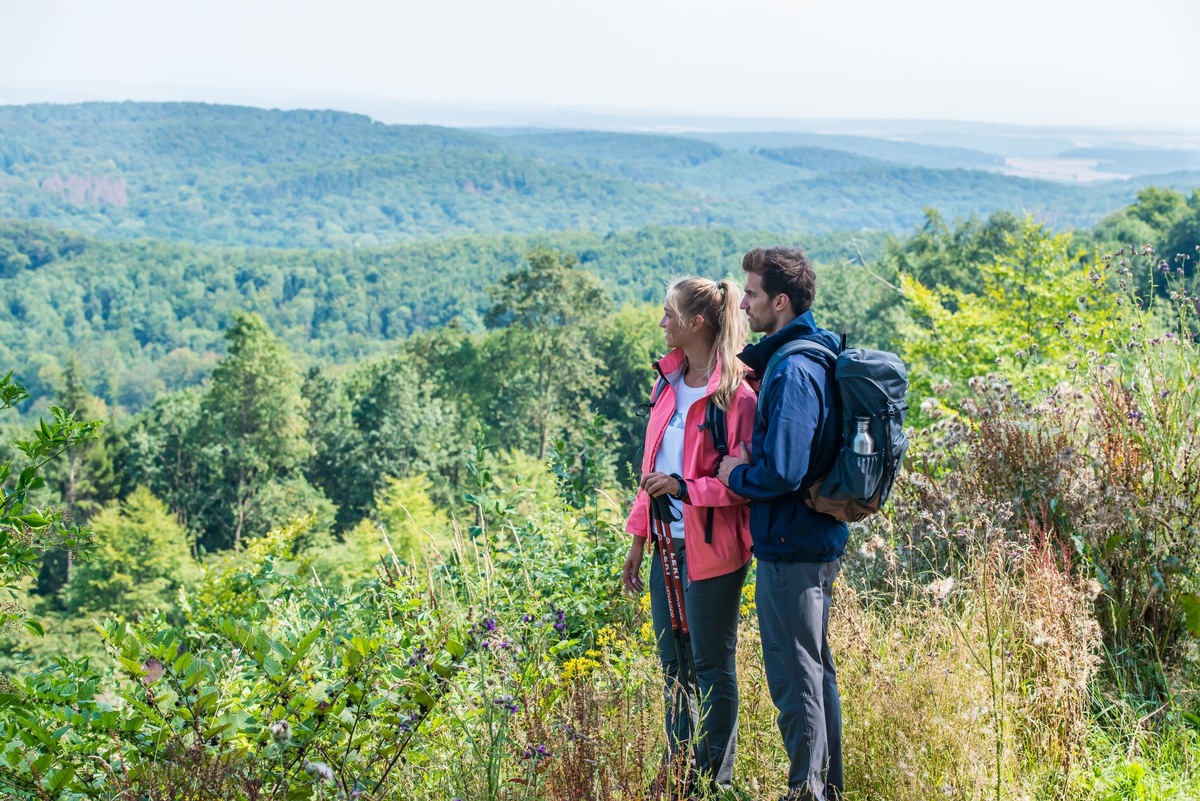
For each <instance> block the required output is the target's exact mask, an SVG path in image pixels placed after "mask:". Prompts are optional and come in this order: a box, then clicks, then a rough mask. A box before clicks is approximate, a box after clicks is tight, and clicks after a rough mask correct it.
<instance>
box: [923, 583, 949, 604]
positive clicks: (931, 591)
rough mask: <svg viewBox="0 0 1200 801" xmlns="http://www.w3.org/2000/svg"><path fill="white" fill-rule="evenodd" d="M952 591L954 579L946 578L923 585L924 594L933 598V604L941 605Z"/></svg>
mask: <svg viewBox="0 0 1200 801" xmlns="http://www.w3.org/2000/svg"><path fill="white" fill-rule="evenodd" d="M953 589H954V579H953V578H950V577H949V576H947V577H946V578H944V579H941V580H939V581H931V582H930V583H929V584H926V585H925V592H926V594H928V595H929V596H931V597H932V598H933V602H934V603H939V604H940V603H941V602H942V601H944V600H946V598H947V596H949V595H950V591H951V590H953Z"/></svg>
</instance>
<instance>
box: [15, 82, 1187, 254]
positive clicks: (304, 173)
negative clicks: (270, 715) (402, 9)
mask: <svg viewBox="0 0 1200 801" xmlns="http://www.w3.org/2000/svg"><path fill="white" fill-rule="evenodd" d="M744 141H747V138H746V137H744V136H743V137H742V138H741V139H732V140H728V146H722V145H720V144H716V143H714V142H712V141H701V140H698V139H691V138H684V137H679V136H674V137H668V136H655V135H646V134H616V133H598V132H508V134H506V135H500V134H497V133H488V132H482V131H477V132H471V131H459V130H455V129H450V128H436V127H429V126H394V125H383V124H380V123H377V122H373V121H372V120H370V119H369V118H367V117H363V116H358V115H352V114H344V113H338V112H314V111H289V112H281V111H264V110H258V109H249V108H237V107H226V106H209V105H202V104H182V103H179V104H134V103H125V104H104V103H89V104H83V105H78V106H51V105H42V106H37V105H35V106H3V107H0V218H4V217H6V218H19V219H30V218H36V219H40V220H45V221H47V222H51V223H53V224H55V225H58V226H61V227H64V228H70V229H74V230H78V231H81V232H83V233H86V234H92V235H97V236H102V237H104V238H108V239H124V240H128V239H135V238H140V237H153V238H158V239H167V240H175V241H188V242H194V243H200V244H214V245H227V246H265V247H343V246H356V247H371V246H376V245H381V244H388V243H392V242H398V241H405V240H410V239H420V238H425V239H427V238H430V237H445V236H466V235H471V234H500V233H513V234H528V233H534V232H549V231H595V232H601V233H604V232H608V231H611V230H616V229H623V228H636V227H642V226H646V225H659V226H689V227H699V228H709V227H719V228H733V229H738V230H755V231H772V232H776V233H781V232H790V231H804V232H806V233H809V234H812V233H819V232H829V231H845V230H862V229H873V230H882V231H888V232H891V233H895V234H900V233H903V232H904V231H906V230H908V229H910V228H911V227H913V226H914V225H917V224H919V223H920V220H921V219H922V216H923V210H924V208H925V207H933V208H937V209H939V210H940V211H941V212H942V213H943V214H945V215H946V216H947V217H948V218H950V219H956V218H964V217H968V216H970V215H972V214H978V215H981V216H987V215H988V214H990V213H992V212H994V211H998V210H1013V209H1020V210H1024V211H1028V212H1030V213H1032V214H1034V215H1036V216H1037V217H1039V219H1045V220H1049V221H1052V222H1053V223H1054V224H1055V225H1057V226H1059V227H1066V226H1088V225H1092V224H1094V223H1095V222H1096V221H1097V220H1098V219H1099V218H1100V217H1102V216H1104V215H1105V214H1107V213H1109V212H1112V211H1114V210H1116V209H1118V208H1120V207H1121V206H1123V205H1125V204H1127V203H1129V202H1132V201H1133V199H1134V195H1135V194H1136V192H1137V190H1138V189H1139V188H1141V187H1144V186H1146V185H1149V184H1152V183H1157V184H1161V185H1173V186H1176V187H1178V188H1181V189H1186V188H1191V187H1194V186H1197V185H1200V176H1197V175H1196V174H1195V173H1177V174H1174V175H1170V176H1158V177H1153V176H1145V175H1141V176H1140V177H1138V178H1136V179H1132V180H1130V181H1117V182H1112V183H1106V184H1103V185H1097V186H1081V185H1068V184H1061V183H1053V182H1048V181H1035V180H1028V179H1022V178H1015V177H1010V176H1006V175H1003V174H1000V173H998V172H995V171H994V170H995V168H996V167H997V164H996V157H995V156H994V155H992V154H987V153H982V152H976V151H970V150H967V149H964V148H948V147H936V146H931V145H920V144H911V143H899V142H887V141H884V140H864V139H856V138H853V137H826V138H821V137H813V136H808V137H803V136H794V137H792V138H790V139H784V140H782V143H781V144H780V145H777V146H763V147H751V148H748V149H744V148H739V147H738V144H739V143H741V142H744ZM767 141H769V140H767ZM777 141H779V140H777ZM787 143H796V144H790V145H789V144H787ZM880 161H883V162H885V163H884V164H883V165H881V164H879V162H880ZM1178 169H1180V168H1179V167H1176V170H1178Z"/></svg>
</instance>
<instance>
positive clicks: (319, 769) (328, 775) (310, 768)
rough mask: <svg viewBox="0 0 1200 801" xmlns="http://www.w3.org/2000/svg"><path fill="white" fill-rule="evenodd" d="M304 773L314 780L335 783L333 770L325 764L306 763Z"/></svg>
mask: <svg viewBox="0 0 1200 801" xmlns="http://www.w3.org/2000/svg"><path fill="white" fill-rule="evenodd" d="M304 772H305V773H307V774H308V775H309V776H312V777H313V778H314V779H320V780H321V781H323V782H332V781H333V768H331V767H329V766H328V765H326V764H325V763H324V762H305V763H304Z"/></svg>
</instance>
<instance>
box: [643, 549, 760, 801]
mask: <svg viewBox="0 0 1200 801" xmlns="http://www.w3.org/2000/svg"><path fill="white" fill-rule="evenodd" d="M682 545H683V543H682V542H680V541H679V540H676V543H675V547H676V550H675V558H676V560H677V561H678V563H679V571H680V575H681V576H682V578H683V586H684V591H683V595H684V609H685V610H686V612H687V620H688V624H689V628H690V630H691V641H692V658H693V661H694V663H695V665H696V679H697V684H699V686H700V695H701V704H700V706H699V709H697V705H696V700H695V699H694V698H693V697H692V696H693V691H692V688H691V687H683V686H681V684H680V682H679V679H678V676H679V658H678V655H677V654H676V652H675V639H674V635H673V633H672V629H671V617H670V612H669V611H668V607H667V593H666V587H665V585H664V584H663V567H662V556H661V554H660V553H659V551H658V548H655V549H654V558H653V560H652V561H651V563H650V611H651V614H652V616H653V618H654V636H655V639H656V640H657V641H658V655H659V658H660V660H661V661H662V666H663V679H664V692H665V698H666V710H667V716H666V728H667V742H668V758H669V760H670V759H673V758H676V757H683V758H685V759H686V756H687V754H686V752H683V751H682V749H692V748H694V747H696V746H697V745H698V746H699V747H698V748H696V751H697V754H696V756H697V760H698V764H697V765H696V768H697V770H698V773H699V775H700V776H703V777H705V778H706V779H709V780H711V781H713V782H715V783H716V784H718V785H723V786H727V785H729V784H730V783H731V782H732V781H733V758H734V753H735V751H736V749H737V719H738V686H737V629H738V611H739V609H740V607H741V599H742V584H744V583H745V581H746V572H747V571H748V570H749V567H750V565H749V563H747V564H745V565H742V567H741V568H740V569H738V570H736V571H734V572H733V573H728V574H726V575H724V576H716V577H714V578H710V579H703V580H701V581H693V582H689V581H688V580H687V551H686V549H685V548H683V547H682ZM697 720H700V721H702V722H703V726H704V728H703V731H702V732H700V733H699V734H698V736H697V739H696V740H693V738H692V735H693V732H697V731H698V727H697Z"/></svg>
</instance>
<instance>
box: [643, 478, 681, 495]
mask: <svg viewBox="0 0 1200 801" xmlns="http://www.w3.org/2000/svg"><path fill="white" fill-rule="evenodd" d="M641 488H642V489H644V490H645V491H646V493H647V494H648V495H649V496H650V497H651V498H657V497H658V496H659V495H670V496H671V497H675V496H677V495H679V482H678V481H676V480H675V479H673V478H671V477H670V476H668V475H667V474H666V473H646V474H645V475H644V476H642V483H641Z"/></svg>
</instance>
